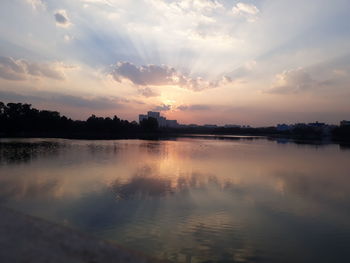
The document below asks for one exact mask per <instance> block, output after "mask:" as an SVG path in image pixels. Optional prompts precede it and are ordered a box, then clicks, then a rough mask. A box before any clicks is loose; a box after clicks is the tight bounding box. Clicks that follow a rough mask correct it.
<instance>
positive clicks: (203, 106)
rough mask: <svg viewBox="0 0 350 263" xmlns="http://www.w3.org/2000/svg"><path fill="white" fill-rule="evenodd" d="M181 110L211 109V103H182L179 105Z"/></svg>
mask: <svg viewBox="0 0 350 263" xmlns="http://www.w3.org/2000/svg"><path fill="white" fill-rule="evenodd" d="M177 109H178V110H181V111H201V110H210V109H211V108H210V106H209V105H203V104H195V105H181V106H178V107H177Z"/></svg>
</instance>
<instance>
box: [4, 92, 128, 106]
mask: <svg viewBox="0 0 350 263" xmlns="http://www.w3.org/2000/svg"><path fill="white" fill-rule="evenodd" d="M32 94H33V93H32ZM0 98H1V100H2V101H4V102H22V103H33V104H36V103H52V104H59V105H64V106H69V107H75V108H85V109H93V110H109V109H118V108H123V107H124V106H125V104H127V103H129V101H128V100H126V99H123V98H119V97H93V98H83V97H78V96H72V95H65V94H58V93H50V92H40V94H39V93H38V94H34V95H30V96H28V95H23V94H19V93H15V92H8V91H0Z"/></svg>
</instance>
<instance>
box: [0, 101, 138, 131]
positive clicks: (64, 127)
mask: <svg viewBox="0 0 350 263" xmlns="http://www.w3.org/2000/svg"><path fill="white" fill-rule="evenodd" d="M137 132H140V127H139V125H138V124H137V123H135V122H129V121H126V120H121V119H119V118H118V117H117V116H114V117H113V118H109V117H107V118H103V117H96V116H95V115H92V116H91V117H89V118H88V119H87V120H86V121H73V120H72V119H70V118H67V117H66V116H61V115H60V113H59V112H57V111H48V110H37V109H35V108H32V107H31V105H30V104H22V103H8V104H7V105H5V104H4V103H2V102H0V133H1V134H2V135H3V136H31V135H32V136H54V137H56V136H64V137H70V136H71V137H105V136H108V137H110V136H111V135H113V136H115V137H118V135H124V134H135V133H137Z"/></svg>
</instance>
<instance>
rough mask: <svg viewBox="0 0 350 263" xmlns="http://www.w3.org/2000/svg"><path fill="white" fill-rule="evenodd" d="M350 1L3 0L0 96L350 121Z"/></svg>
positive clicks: (195, 115)
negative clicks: (349, 12)
mask: <svg viewBox="0 0 350 263" xmlns="http://www.w3.org/2000/svg"><path fill="white" fill-rule="evenodd" d="M349 10H350V1H349V0H332V1H330V0H308V1H305V0H303V1H301V0H249V1H245V0H240V1H234V0H137V1H130V0H62V1H59V0H1V2H0V101H3V102H26V103H30V104H32V105H33V107H36V108H39V109H50V110H57V111H59V112H61V114H64V115H66V116H68V117H71V118H73V119H85V118H87V117H88V116H90V115H91V114H95V115H97V116H104V117H106V116H113V115H117V116H118V117H120V118H123V119H128V120H130V121H132V120H138V114H142V113H145V112H147V111H149V110H154V111H161V114H162V115H163V116H166V117H167V118H168V119H177V120H178V121H179V122H180V123H184V124H189V123H196V124H219V125H222V124H240V125H252V126H265V125H275V124H277V123H297V122H314V121H321V122H327V123H332V124H338V123H339V121H341V120H344V119H350V86H349V83H350V16H349V14H348V11H349Z"/></svg>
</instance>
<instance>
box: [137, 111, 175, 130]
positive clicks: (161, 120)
mask: <svg viewBox="0 0 350 263" xmlns="http://www.w3.org/2000/svg"><path fill="white" fill-rule="evenodd" d="M148 118H155V119H156V120H157V121H158V125H159V127H169V128H177V127H179V126H180V125H179V124H178V122H177V120H167V119H166V118H165V117H163V116H160V112H156V111H149V112H147V115H145V114H140V115H139V123H141V121H143V120H145V119H148Z"/></svg>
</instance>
